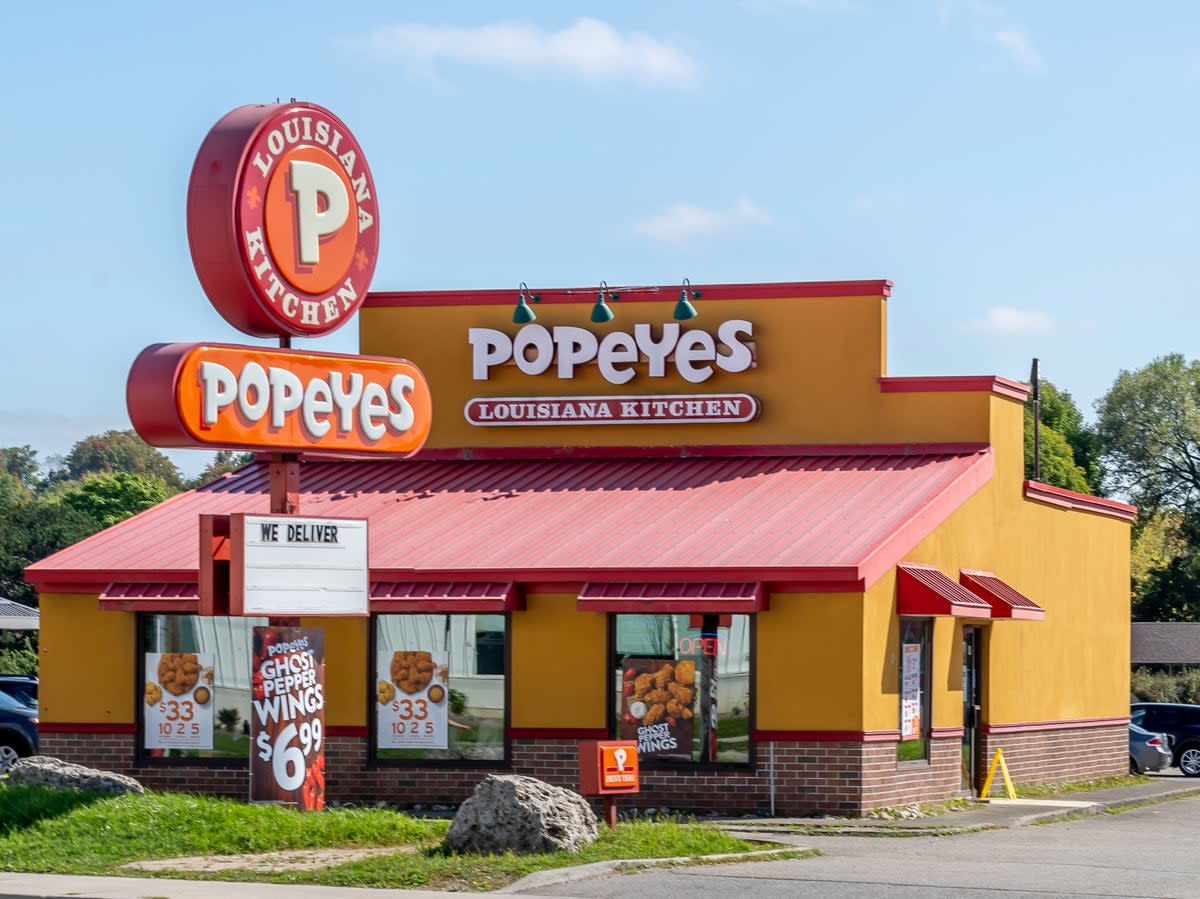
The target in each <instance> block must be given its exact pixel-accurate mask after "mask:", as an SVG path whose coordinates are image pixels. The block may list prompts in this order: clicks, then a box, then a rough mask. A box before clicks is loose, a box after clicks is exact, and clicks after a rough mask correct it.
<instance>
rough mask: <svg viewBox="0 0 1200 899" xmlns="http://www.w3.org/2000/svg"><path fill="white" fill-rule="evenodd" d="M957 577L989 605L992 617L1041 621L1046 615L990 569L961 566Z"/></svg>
mask: <svg viewBox="0 0 1200 899" xmlns="http://www.w3.org/2000/svg"><path fill="white" fill-rule="evenodd" d="M958 579H959V581H961V583H962V585H963V586H964V587H966V588H967V589H968V590H970V591H971V592H972V593H974V594H975V595H976V596H978V597H980V598H981V599H983V600H984V601H985V602H986V603H987V604H988V605H989V606H991V608H992V617H993V618H1018V619H1022V620H1025V621H1042V620H1044V619H1045V617H1046V610H1045V609H1043V608H1042V607H1041V606H1039V605H1038V604H1037V603H1036V602H1034V601H1033V600H1032V599H1030V598H1029V597H1028V596H1026V595H1025V594H1024V593H1021V592H1020V591H1019V590H1016V589H1015V588H1013V587H1010V586H1009V585H1008V584H1006V583H1004V581H1002V580H1000V578H998V577H996V575H994V574H992V573H991V572H990V571H972V570H970V569H967V568H963V569H961V570H960V571H959V573H958Z"/></svg>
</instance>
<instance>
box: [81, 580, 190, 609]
mask: <svg viewBox="0 0 1200 899" xmlns="http://www.w3.org/2000/svg"><path fill="white" fill-rule="evenodd" d="M100 608H102V609H106V610H108V611H110V612H180V613H183V614H192V615H194V614H195V613H196V612H197V611H198V610H199V608H200V588H199V586H197V585H196V584H166V583H161V582H152V583H146V584H133V583H122V582H117V583H112V584H109V585H108V586H107V587H105V588H104V590H103V591H102V592H101V594H100Z"/></svg>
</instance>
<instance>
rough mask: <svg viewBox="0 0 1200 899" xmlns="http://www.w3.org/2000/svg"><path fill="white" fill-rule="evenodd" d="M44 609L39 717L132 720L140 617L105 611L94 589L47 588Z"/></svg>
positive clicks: (79, 720) (61, 720)
mask: <svg viewBox="0 0 1200 899" xmlns="http://www.w3.org/2000/svg"><path fill="white" fill-rule="evenodd" d="M40 608H41V632H40V634H39V636H38V676H39V679H40V684H39V687H38V707H39V718H40V720H41V721H43V722H45V723H47V724H49V723H72V724H77V723H82V724H133V723H134V705H133V703H134V695H135V693H136V692H138V691H137V690H136V688H135V682H134V678H135V673H134V666H135V659H134V653H135V651H136V645H137V644H136V636H137V635H136V620H137V616H136V615H134V614H133V613H132V612H102V611H101V610H100V601H99V600H98V599H97V597H96V594H95V593H90V594H80V593H43V594H42V595H41V597H40ZM140 661H141V660H140V659H139V660H136V663H137V667H138V668H140V667H141V664H140Z"/></svg>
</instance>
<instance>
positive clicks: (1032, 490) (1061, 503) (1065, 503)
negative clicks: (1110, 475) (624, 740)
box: [1024, 481, 1137, 521]
mask: <svg viewBox="0 0 1200 899" xmlns="http://www.w3.org/2000/svg"><path fill="white" fill-rule="evenodd" d="M1024 486H1025V498H1026V499H1031V500H1034V501H1035V502H1039V503H1046V504H1047V505H1051V506H1058V507H1059V508H1060V509H1070V510H1072V511H1078V512H1095V513H1096V514H1097V515H1107V516H1108V517H1109V518H1119V519H1120V520H1121V521H1133V520H1134V519H1136V518H1137V506H1130V505H1128V504H1126V503H1119V502H1117V501H1116V500H1115V499H1104V498H1103V497H1101V496H1088V495H1087V494H1086V493H1076V492H1075V491H1074V490H1065V489H1063V488H1062V487H1052V486H1051V485H1050V484H1043V483H1041V482H1040V481H1025V484H1024Z"/></svg>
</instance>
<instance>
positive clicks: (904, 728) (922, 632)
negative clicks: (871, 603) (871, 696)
mask: <svg viewBox="0 0 1200 899" xmlns="http://www.w3.org/2000/svg"><path fill="white" fill-rule="evenodd" d="M930 627H931V622H930V620H929V619H928V618H901V619H900V744H899V747H898V748H897V756H896V757H897V760H898V761H901V762H911V761H917V760H920V759H927V758H929V723H930V722H929V684H930V680H931V671H932V666H931V664H930V658H929V657H930V652H929V645H930V641H929V631H930Z"/></svg>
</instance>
